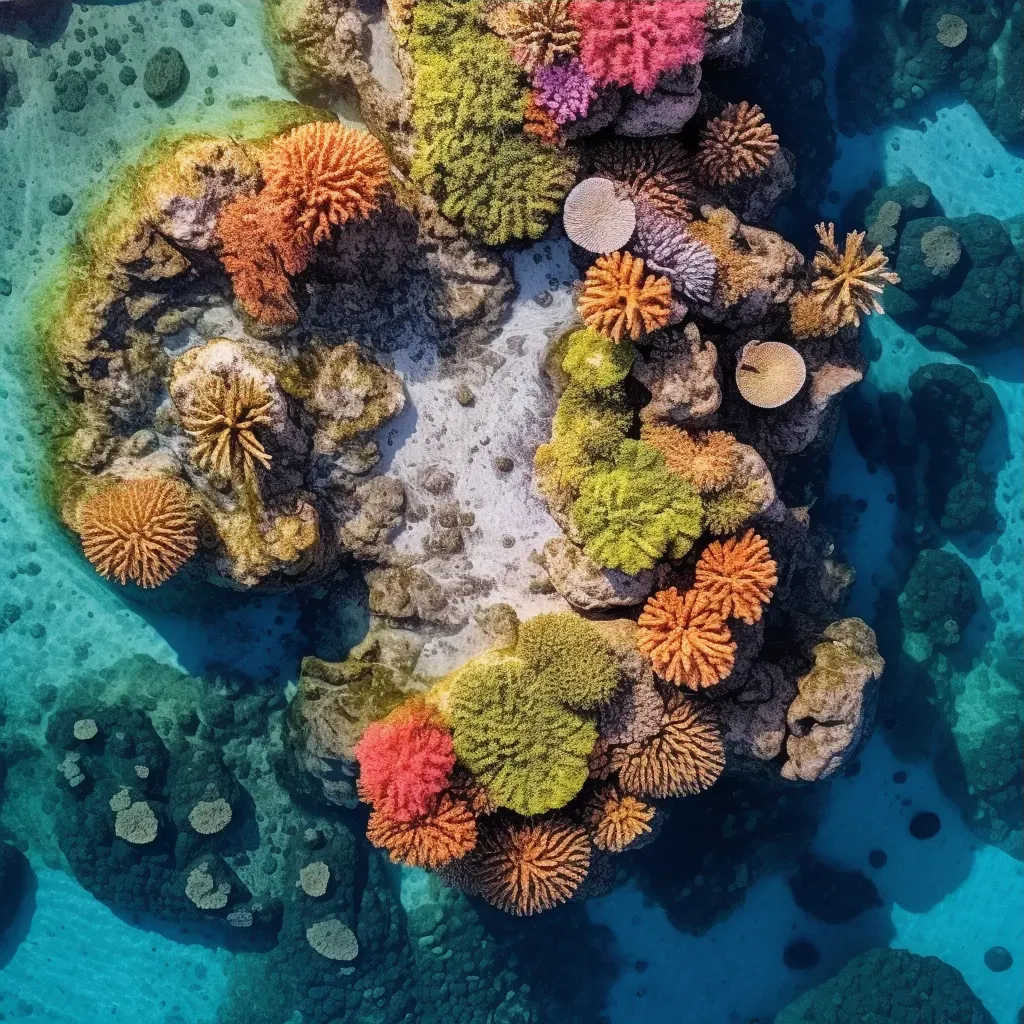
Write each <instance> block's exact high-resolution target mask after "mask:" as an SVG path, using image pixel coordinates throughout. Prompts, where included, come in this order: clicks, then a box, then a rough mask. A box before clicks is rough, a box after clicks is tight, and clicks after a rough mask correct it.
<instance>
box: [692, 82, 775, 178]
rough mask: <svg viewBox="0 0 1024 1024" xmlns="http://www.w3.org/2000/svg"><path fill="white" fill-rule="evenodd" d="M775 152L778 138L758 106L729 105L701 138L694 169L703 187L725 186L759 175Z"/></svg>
mask: <svg viewBox="0 0 1024 1024" xmlns="http://www.w3.org/2000/svg"><path fill="white" fill-rule="evenodd" d="M778 151H779V137H778V136H777V135H775V134H773V132H772V126H771V125H770V124H768V123H767V122H766V121H765V119H764V114H763V113H762V112H761V108H760V107H758V106H751V105H750V104H749V103H747V101H746V100H744V101H743V102H742V103H730V104H729V105H728V106H727V107H726V108H725V110H724V111H722V115H721V117H716V118H712V120H710V121H709V122H708V124H707V127H706V128H705V129H704V132H703V134H702V136H701V141H700V148H699V149H698V151H697V158H696V161H695V166H696V168H697V174H698V175H699V176H700V179H701V180H702V181H703V182H705V184H708V185H712V186H721V185H728V184H730V183H731V182H733V181H739V179H740V178H749V177H753V176H754V175H757V174H760V173H761V172H762V171H764V170H765V169H766V168H767V167H768V166H769V165H770V164H771V162H772V158H773V157H774V156H775V154H776V153H777V152H778Z"/></svg>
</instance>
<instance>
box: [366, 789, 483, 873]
mask: <svg viewBox="0 0 1024 1024" xmlns="http://www.w3.org/2000/svg"><path fill="white" fill-rule="evenodd" d="M366 837H367V839H369V840H370V842H371V843H373V845H374V846H376V847H379V848H380V849H383V850H387V851H388V853H389V854H390V856H391V859H392V860H393V861H394V862H395V863H396V864H398V863H402V864H408V865H410V866H411V867H420V868H438V867H441V866H442V865H444V864H448V863H449V862H450V861H453V860H457V859H459V858H460V857H464V856H465V855H466V854H467V853H469V852H470V851H471V850H472V849H473V848H474V847H475V846H476V841H477V829H476V818H475V817H473V812H472V811H471V810H470V809H469V806H468V805H467V804H466V803H465V802H464V801H462V800H458V799H455V798H453V797H452V796H451V795H450V794H448V793H445V794H444V795H443V796H442V797H441V799H440V800H439V801H438V805H437V809H436V810H435V811H434V812H433V813H432V814H426V815H423V816H422V817H419V818H416V819H414V820H413V821H396V820H395V819H393V818H389V817H388V816H387V815H385V814H382V813H381V812H380V811H374V812H373V813H372V814H371V815H370V820H369V822H368V823H367V826H366Z"/></svg>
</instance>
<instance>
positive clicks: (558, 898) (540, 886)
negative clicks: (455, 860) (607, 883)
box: [467, 821, 591, 917]
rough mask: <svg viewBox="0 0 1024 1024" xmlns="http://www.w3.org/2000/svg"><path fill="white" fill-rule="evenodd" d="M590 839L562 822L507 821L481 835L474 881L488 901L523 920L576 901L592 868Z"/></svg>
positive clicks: (473, 869)
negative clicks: (576, 896)
mask: <svg viewBox="0 0 1024 1024" xmlns="http://www.w3.org/2000/svg"><path fill="white" fill-rule="evenodd" d="M590 856H591V850H590V841H589V840H588V839H587V835H586V833H585V832H584V831H583V829H582V828H580V827H579V826H577V825H572V824H569V823H567V822H560V821H542V822H536V823H532V824H531V823H526V822H524V823H512V822H508V823H502V824H500V825H498V826H496V827H494V828H491V829H488V830H487V831H486V832H484V834H483V835H482V836H481V837H480V845H479V848H478V850H477V851H476V853H475V854H474V857H473V860H472V864H471V865H467V867H470V868H471V871H472V877H473V880H474V882H475V884H476V886H477V887H478V888H479V891H480V895H481V896H483V898H484V899H485V900H487V902H488V903H491V904H493V905H494V906H496V907H498V908H500V909H501V910H505V911H507V912H508V913H510V914H516V915H517V916H519V917H527V916H529V915H531V914H539V913H541V912H542V911H545V910H550V909H551V908H552V907H557V906H558V905H559V904H560V903H565V902H566V901H567V900H569V899H571V898H572V895H573V894H574V893H575V892H576V890H577V889H578V888H579V887H580V885H581V884H582V882H583V880H584V879H585V878H586V877H587V872H588V871H589V869H590Z"/></svg>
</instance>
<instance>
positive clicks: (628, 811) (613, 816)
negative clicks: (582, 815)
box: [586, 786, 656, 853]
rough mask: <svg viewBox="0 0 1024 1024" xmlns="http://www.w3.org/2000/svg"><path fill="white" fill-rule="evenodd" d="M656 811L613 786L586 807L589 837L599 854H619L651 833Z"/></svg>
mask: <svg viewBox="0 0 1024 1024" xmlns="http://www.w3.org/2000/svg"><path fill="white" fill-rule="evenodd" d="M655 814H656V811H655V808H654V807H652V806H651V805H650V804H648V803H644V802H643V801H642V800H639V799H638V798H637V797H635V796H631V795H629V794H628V793H627V794H623V793H620V792H619V791H618V790H617V789H616V788H615V787H614V786H606V787H604V788H603V789H601V790H599V791H598V792H597V793H595V794H594V795H593V797H591V799H590V800H589V801H588V803H587V810H586V816H587V823H588V824H589V825H590V830H591V831H590V837H591V840H592V841H593V843H594V845H595V846H596V847H597V848H598V849H599V850H605V851H607V852H608V853H622V852H623V851H624V850H625V849H627V848H628V847H630V846H632V845H633V844H634V843H636V842H637V840H639V839H641V838H643V837H644V836H645V835H650V833H651V822H652V821H653V820H654V816H655Z"/></svg>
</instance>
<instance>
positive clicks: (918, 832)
mask: <svg viewBox="0 0 1024 1024" xmlns="http://www.w3.org/2000/svg"><path fill="white" fill-rule="evenodd" d="M940 828H942V822H941V821H939V816H938V815H937V814H936V813H935V812H934V811H918V813H917V814H915V815H914V816H913V817H912V818H911V819H910V834H911V835H912V836H913V837H914V838H915V839H931V838H932V837H933V836H937V835H938V834H939V829H940Z"/></svg>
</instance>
